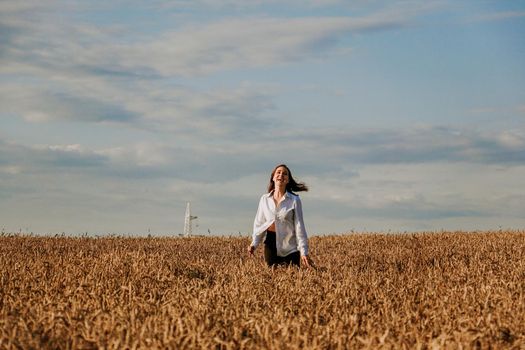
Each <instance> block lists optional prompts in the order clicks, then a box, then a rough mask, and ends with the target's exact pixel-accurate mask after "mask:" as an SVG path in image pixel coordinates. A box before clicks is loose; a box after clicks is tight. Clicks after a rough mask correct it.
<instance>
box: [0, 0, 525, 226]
mask: <svg viewBox="0 0 525 350" xmlns="http://www.w3.org/2000/svg"><path fill="white" fill-rule="evenodd" d="M524 33H525V1H521V0H519V1H510V0H508V1H505V0H493V1H489V0H470V1H465V0H453V1H452V0H450V1H446V0H436V1H410V0H408V1H404V0H403V1H400V0H398V1H393V0H384V1H382V0H368V1H367V0H355V1H349V0H347V1H343V0H278V1H277V0H267V1H262V0H225V1H216V0H174V1H168V0H149V1H135V0H129V1H121V0H114V1H109V2H108V1H105V0H104V1H102V0H93V1H80V0H78V1H75V0H68V1H61V0H38V1H37V0H27V1H15V0H7V1H5V0H4V1H0V225H1V228H2V229H3V230H4V231H7V232H18V231H19V230H22V231H24V232H26V231H27V232H35V233H40V234H53V233H61V232H65V233H67V234H80V233H84V232H88V233H90V234H112V233H113V234H132V235H143V234H147V233H148V232H150V233H151V234H159V235H168V234H177V233H181V232H182V231H183V226H184V211H185V207H186V202H187V201H191V203H192V210H193V214H194V215H197V216H198V217H199V218H198V219H197V220H196V222H195V224H196V225H198V226H194V232H198V233H206V234H207V232H208V230H210V232H211V233H212V234H231V233H234V234H238V233H239V232H241V233H242V234H249V233H250V231H251V226H252V223H253V217H254V215H255V211H256V209H257V203H258V200H259V197H260V195H261V194H262V193H263V192H264V191H265V189H266V185H267V182H268V179H269V172H270V171H271V170H272V168H273V167H274V166H275V165H276V164H278V163H282V162H284V163H286V164H288V165H289V166H290V167H291V169H292V173H293V175H294V177H296V178H297V179H298V180H300V181H304V182H306V183H307V184H308V185H309V186H310V189H311V190H310V191H309V192H307V193H303V194H301V198H302V201H303V207H304V214H305V221H306V226H307V229H308V231H309V233H310V234H311V235H313V234H328V233H344V232H349V231H351V230H355V231H367V232H370V231H393V232H398V231H423V230H425V231H426V230H431V231H437V230H442V229H445V230H487V229H498V228H517V229H523V228H525V214H524V213H525V64H524V63H523V62H525V39H524Z"/></svg>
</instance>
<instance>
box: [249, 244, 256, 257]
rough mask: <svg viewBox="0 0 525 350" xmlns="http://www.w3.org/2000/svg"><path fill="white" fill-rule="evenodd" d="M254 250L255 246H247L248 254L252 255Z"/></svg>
mask: <svg viewBox="0 0 525 350" xmlns="http://www.w3.org/2000/svg"><path fill="white" fill-rule="evenodd" d="M254 251H255V247H254V246H253V245H251V246H249V247H248V254H250V255H253V252H254Z"/></svg>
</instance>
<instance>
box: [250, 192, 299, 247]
mask: <svg viewBox="0 0 525 350" xmlns="http://www.w3.org/2000/svg"><path fill="white" fill-rule="evenodd" d="M274 222H275V231H276V233H275V234H276V237H275V238H276V239H275V241H276V245H277V255H278V256H286V255H288V254H291V253H294V252H297V251H299V252H300V253H301V255H302V256H305V255H308V237H307V235H306V229H305V227H304V222H303V208H302V205H301V199H300V198H299V196H297V195H294V194H291V193H290V192H286V193H285V194H284V199H283V200H282V201H281V202H280V203H279V205H278V206H277V207H276V206H275V202H274V200H273V192H270V193H266V194H263V195H262V196H261V199H260V201H259V208H258V209H257V214H256V215H255V220H254V222H253V236H252V246H253V247H255V248H257V246H258V245H259V243H261V241H263V239H264V238H265V237H266V230H267V229H268V227H270V226H271V225H272V223H274Z"/></svg>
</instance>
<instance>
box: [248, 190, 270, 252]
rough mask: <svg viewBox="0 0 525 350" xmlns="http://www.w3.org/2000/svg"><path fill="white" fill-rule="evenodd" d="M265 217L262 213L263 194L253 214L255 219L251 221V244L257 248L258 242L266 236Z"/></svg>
mask: <svg viewBox="0 0 525 350" xmlns="http://www.w3.org/2000/svg"><path fill="white" fill-rule="evenodd" d="M266 224H267V223H266V217H265V215H264V196H262V197H261V199H260V200H259V207H258V208H257V213H256V214H255V220H254V221H253V235H252V244H251V245H252V246H253V247H255V248H257V246H258V245H259V243H261V241H262V240H263V239H264V237H265V236H266V228H267V227H265V226H267V225H266Z"/></svg>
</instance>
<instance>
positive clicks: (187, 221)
mask: <svg viewBox="0 0 525 350" xmlns="http://www.w3.org/2000/svg"><path fill="white" fill-rule="evenodd" d="M195 219H197V217H196V216H192V215H191V206H190V202H188V203H187V204H186V215H184V236H186V237H189V236H190V235H191V227H192V225H191V222H192V221H193V220H195Z"/></svg>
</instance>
